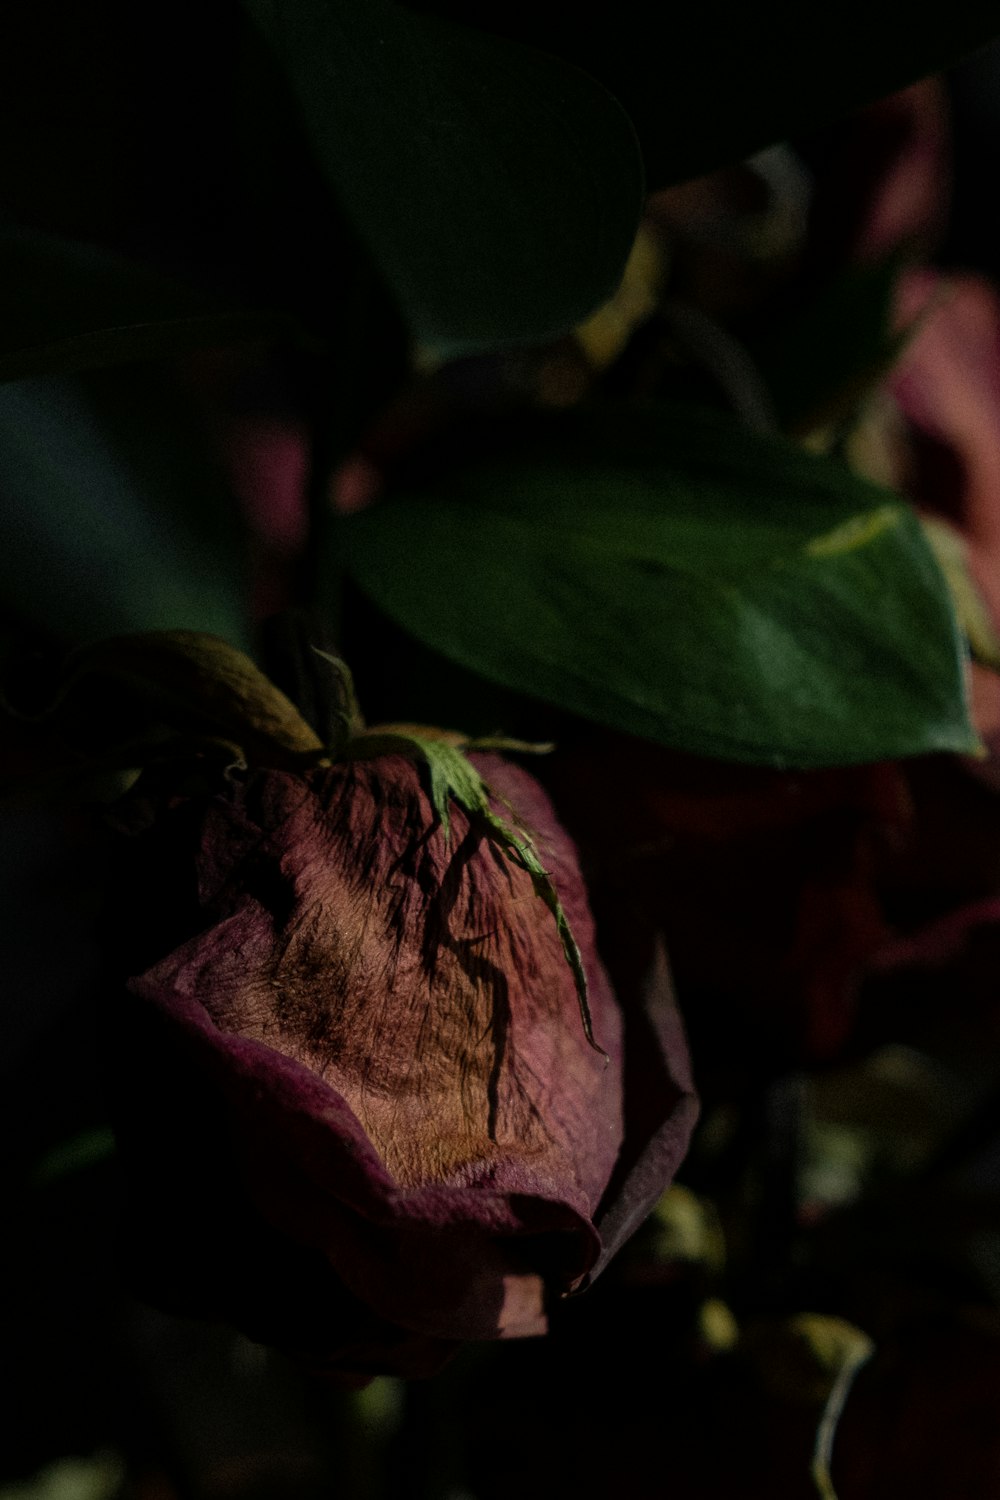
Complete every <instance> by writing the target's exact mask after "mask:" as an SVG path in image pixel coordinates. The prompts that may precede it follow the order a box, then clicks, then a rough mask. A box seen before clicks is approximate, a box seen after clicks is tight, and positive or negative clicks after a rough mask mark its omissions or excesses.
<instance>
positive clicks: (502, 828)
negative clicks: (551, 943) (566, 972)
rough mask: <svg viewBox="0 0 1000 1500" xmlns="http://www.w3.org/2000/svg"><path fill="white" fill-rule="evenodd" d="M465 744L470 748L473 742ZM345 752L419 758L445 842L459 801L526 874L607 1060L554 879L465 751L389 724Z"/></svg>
mask: <svg viewBox="0 0 1000 1500" xmlns="http://www.w3.org/2000/svg"><path fill="white" fill-rule="evenodd" d="M503 743H504V742H503V741H500V740H494V741H492V744H493V745H494V746H497V745H500V744H503ZM467 744H468V745H469V746H470V747H471V746H472V745H474V744H475V742H474V741H470V742H467ZM508 744H509V742H508ZM532 748H533V749H534V748H536V747H532ZM341 754H342V757H343V759H345V760H374V759H376V758H377V757H380V756H383V755H404V756H406V757H407V759H409V760H415V761H417V762H418V764H420V765H421V766H422V767H423V768H424V769H425V770H426V772H427V776H428V781H429V786H428V791H429V794H430V799H431V805H432V807H433V808H434V811H435V813H436V815H437V817H438V819H439V821H440V823H441V832H442V834H443V835H444V838H445V842H446V843H448V842H450V840H451V810H450V803H452V802H455V803H457V804H458V806H459V807H461V808H462V810H463V811H464V812H465V813H466V814H467V816H468V817H469V819H470V820H471V821H472V822H473V823H478V824H479V825H480V826H481V827H482V828H483V830H484V832H485V833H486V836H487V837H488V838H489V839H490V840H491V841H492V842H493V843H494V844H495V845H496V847H497V848H499V849H500V851H501V852H502V853H503V854H504V855H505V856H506V857H507V859H509V860H510V862H511V863H512V864H515V865H517V866H519V868H520V869H522V870H525V871H526V872H527V874H528V875H529V876H530V877H531V885H532V889H533V890H534V892H535V895H536V896H538V897H539V899H540V900H542V901H543V902H544V903H545V905H546V906H547V907H548V909H549V911H550V912H551V913H552V916H553V919H554V920H555V924H556V930H557V932H558V933H559V939H560V941H561V943H562V950H563V955H564V957H565V959H566V962H567V964H568V965H569V967H570V970H571V972H572V974H573V979H574V981H575V984H576V996H577V1000H578V1002H579V1006H580V1019H581V1021H582V1023H583V1031H584V1035H585V1036H586V1038H587V1041H588V1042H589V1043H590V1045H591V1047H593V1048H594V1050H595V1051H596V1052H600V1053H601V1054H602V1056H603V1057H604V1058H605V1059H607V1053H606V1052H605V1051H604V1049H603V1047H601V1046H599V1045H598V1043H597V1041H596V1040H595V1038H594V1027H593V1020H592V1017H591V1014H590V1001H589V999H588V995H587V975H586V971H585V969H584V966H583V958H582V955H581V953H580V948H579V945H578V944H577V941H576V938H575V937H574V936H573V932H572V929H571V928H570V925H569V920H568V918H567V916H566V913H565V911H564V910H563V906H562V902H561V901H560V900H559V895H558V893H557V891H556V888H555V886H554V884H553V882H552V877H551V875H550V874H549V873H548V871H547V870H546V869H545V867H544V865H543V864H542V861H541V859H540V858H539V856H538V851H537V849H536V848H535V845H534V842H533V840H532V838H531V835H530V834H529V833H528V831H527V829H525V828H524V827H523V826H522V827H520V828H519V829H518V831H517V832H515V831H514V829H513V828H512V827H510V826H509V824H508V823H507V822H506V821H505V820H504V819H503V818H502V817H500V816H499V814H497V813H495V812H494V811H493V808H492V807H491V806H490V796H491V793H490V789H489V787H488V786H487V784H486V782H485V781H484V780H483V778H482V777H481V776H480V774H479V772H478V771H477V770H476V768H475V766H474V765H473V764H472V762H471V761H470V760H469V759H468V758H467V757H466V754H465V751H464V749H463V748H460V746H459V745H457V744H454V743H451V742H450V741H449V740H448V739H441V738H437V737H435V736H434V735H432V734H427V735H422V734H419V733H416V732H414V731H412V730H409V729H407V730H406V731H405V732H402V731H401V730H396V729H394V728H390V729H388V730H386V731H381V730H378V729H376V730H372V731H366V732H364V733H362V734H359V735H356V736H355V737H354V738H353V739H351V740H350V741H348V743H347V744H346V745H345V746H344V747H343V750H342V752H341ZM494 795H495V794H494Z"/></svg>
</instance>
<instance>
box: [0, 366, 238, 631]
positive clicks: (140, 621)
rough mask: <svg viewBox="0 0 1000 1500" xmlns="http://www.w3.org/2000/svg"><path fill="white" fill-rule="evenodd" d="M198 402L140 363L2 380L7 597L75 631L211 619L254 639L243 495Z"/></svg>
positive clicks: (51, 625)
mask: <svg viewBox="0 0 1000 1500" xmlns="http://www.w3.org/2000/svg"><path fill="white" fill-rule="evenodd" d="M202 441H203V440H202V437H201V434H200V432H199V428H198V424H197V421H196V420H195V417H194V415H193V413H191V412H189V411H188V410H187V409H186V408H185V407H184V405H183V403H179V402H178V401H177V398H176V393H175V392H172V391H171V389H170V387H169V385H168V383H167V381H166V380H165V379H164V380H161V379H160V377H159V374H158V372H156V371H154V370H150V369H146V368H145V367H137V368H136V369H135V370H129V371H127V372H117V371H103V372H100V373H99V374H98V373H94V374H91V375H90V376H89V377H88V378H87V379H86V380H82V379H76V378H66V379H51V380H24V381H12V382H10V383H9V384H7V385H4V386H0V496H2V505H3V514H4V533H3V547H2V548H0V602H2V604H3V606H4V607H5V608H7V609H8V610H10V611H11V612H13V613H14V614H16V615H17V616H19V617H21V618H23V619H24V620H25V621H27V622H29V623H30V624H32V625H34V626H35V627H37V628H39V629H41V630H43V631H45V632H47V633H49V634H51V635H53V636H55V637H57V638H61V639H63V640H65V641H67V642H70V643H73V642H81V641H91V640H96V639H99V638H100V637H102V636H110V635H127V634H130V633H132V632H135V631H140V630H172V629H186V630H203V631H206V632H208V633H210V634H212V635H218V636H222V637H223V638H224V639H225V640H228V641H229V642H230V644H232V645H237V646H240V645H244V644H245V642H246V640H247V638H248V634H249V620H248V617H247V594H248V591H247V586H246V578H245V575H244V569H243V563H242V557H241V547H240V540H241V533H240V530H239V523H238V516H237V514H236V507H235V504H234V503H233V502H232V501H231V499H230V496H229V494H228V492H227V490H226V487H225V483H224V481H223V480H222V478H221V476H220V475H219V474H217V473H216V471H215V469H214V467H213V465H212V463H211V461H210V459H209V458H208V456H207V455H206V454H205V453H204V452H202V451H201V447H200V443H201V442H202Z"/></svg>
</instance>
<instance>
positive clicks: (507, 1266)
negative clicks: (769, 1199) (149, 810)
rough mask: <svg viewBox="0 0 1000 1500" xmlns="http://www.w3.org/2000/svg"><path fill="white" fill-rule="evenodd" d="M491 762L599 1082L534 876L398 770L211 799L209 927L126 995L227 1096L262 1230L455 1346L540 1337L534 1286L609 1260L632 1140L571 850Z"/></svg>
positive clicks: (239, 786)
mask: <svg viewBox="0 0 1000 1500" xmlns="http://www.w3.org/2000/svg"><path fill="white" fill-rule="evenodd" d="M478 763H479V766H480V770H481V772H482V774H483V775H484V777H485V779H486V781H487V783H488V784H489V785H490V787H491V788H492V789H493V791H494V792H495V794H496V795H497V797H498V799H500V800H498V801H497V802H496V804H495V806H496V810H497V811H498V812H500V813H501V814H502V815H504V816H506V817H508V818H509V817H510V815H511V809H514V810H515V811H516V813H517V815H518V816H519V818H520V819H521V820H522V821H523V823H524V825H525V826H526V827H528V828H529V829H530V830H531V832H532V833H533V835H534V836H535V839H536V844H537V847H538V850H539V853H540V855H541V857H542V860H543V862H544V863H545V865H546V868H547V869H548V870H549V871H550V872H551V874H552V877H553V880H554V883H555V885H556V888H557V890H558V892H559V896H560V899H561V901H562V903H563V906H564V909H565V910H566V913H567V916H568V918H569V921H570V924H571V927H572V930H573V932H574V934H575V936H576V939H577V942H578V943H579V945H580V948H581V952H582V955H583V959H584V963H585V967H586V970H587V973H588V976H589V979H590V1004H591V1009H592V1012H593V1019H594V1029H595V1032H596V1035H597V1037H598V1039H599V1041H600V1043H601V1045H602V1047H603V1048H604V1049H605V1050H606V1051H607V1053H608V1055H609V1058H610V1061H609V1062H607V1063H606V1062H605V1060H604V1058H603V1057H602V1056H601V1055H600V1054H599V1053H598V1052H596V1051H595V1050H594V1049H593V1048H591V1047H590V1046H589V1045H588V1043H587V1041H586V1038H585V1036H584V1033H583V1028H582V1025H581V1020H580V1014H579V1008H578V1002H577V997H576V991H575V985H574V980H573V976H572V973H571V971H570V969H569V966H568V965H567V962H566V959H565V957H564V954H563V952H562V946H561V942H560V939H559V936H558V933H557V931H556V926H555V923H554V920H553V918H552V916H551V913H550V912H549V911H548V910H547V908H546V907H545V905H544V903H543V902H542V901H541V900H540V898H539V897H538V896H537V895H536V894H535V893H534V891H533V889H532V885H531V880H530V877H529V876H528V874H527V873H526V872H525V871H523V870H522V869H520V868H519V867H518V866H516V865H515V864H513V863H512V862H511V861H510V860H509V859H508V858H507V857H506V856H505V855H504V854H503V853H502V852H501V851H500V850H499V849H498V848H497V847H496V845H495V844H494V843H493V842H491V841H490V840H489V839H488V838H487V837H486V836H485V835H484V833H483V831H482V830H481V829H480V828H479V827H477V826H475V825H474V824H470V821H469V819H468V818H466V817H465V815H464V814H463V813H462V812H461V811H460V810H458V809H457V808H456V809H454V812H453V817H452V829H451V838H450V841H447V840H446V839H445V836H444V833H443V831H442V829H441V828H440V826H439V824H438V823H437V821H436V819H435V817H434V814H433V812H432V809H431V807H430V804H429V801H428V799H427V796H426V794H425V792H424V789H423V786H422V783H421V778H420V773H419V771H418V769H417V767H416V766H415V765H413V764H411V763H410V762H409V761H408V760H406V759H404V758H402V757H398V756H392V757H386V758H384V759H381V760H378V761H372V762H356V763H352V764H338V765H335V766H331V767H326V768H319V769H316V770H315V771H313V772H310V773H309V774H308V775H306V776H296V775H291V774H286V773H284V772H279V771H258V772H254V773H251V774H250V775H249V776H248V777H247V779H246V780H245V781H243V782H240V783H234V785H233V788H232V790H231V792H230V793H229V794H227V795H224V796H218V797H216V798H214V799H213V800H212V801H211V802H210V803H209V804H208V807H207V810H206V814H205V817H204V821H203V825H202V829H201V838H200V849H199V853H198V881H199V898H200V902H201V905H202V908H203V911H204V914H205V919H206V926H205V928H204V930H203V931H202V932H201V933H200V934H199V935H198V936H196V937H194V938H192V939H191V940H190V941H188V942H187V943H186V944H184V945H183V946H182V947H180V948H179V949H178V950H176V951H175V952H174V953H172V954H171V955H170V956H169V957H167V958H165V959H164V960H163V961H161V962H160V963H158V964H156V965H155V966H154V967H153V968H151V969H150V970H148V971H147V972H146V973H145V974H144V975H142V976H141V978H139V979H136V980H134V981H132V983H131V985H130V988H131V989H132V991H133V993H134V994H136V995H138V996H140V997H142V998H144V999H146V1000H149V1001H152V1002H153V1003H155V1005H156V1006H158V1007H159V1008H161V1010H162V1011H163V1012H164V1013H165V1014H166V1015H167V1016H169V1017H170V1019H171V1020H172V1021H173V1022H175V1023H177V1024H179V1025H180V1027H181V1028H182V1029H183V1031H184V1033H185V1034H186V1036H187V1037H188V1039H189V1042H190V1044H192V1045H194V1047H195V1048H196V1049H197V1052H198V1055H199V1059H200V1063H201V1066H202V1067H207V1068H208V1070H209V1072H210V1073H212V1074H213V1075H214V1076H215V1078H216V1081H217V1085H218V1086H219V1087H220V1088H221V1090H222V1092H223V1094H224V1096H225V1098H226V1104H227V1109H228V1111H229V1116H230V1119H231V1129H232V1133H233V1137H234V1140H235V1141H236V1143H237V1149H238V1151H239V1154H240V1157H241V1165H242V1169H243V1172H244V1174H245V1177H246V1181H247V1184H248V1186H249V1189H250V1192H251V1194H252V1197H253V1199H254V1200H255V1202H256V1204H257V1206H258V1208H259V1209H260V1210H261V1212H263V1214H264V1215H265V1217H266V1218H267V1219H268V1220H269V1221H270V1222H271V1223H273V1224H275V1225H276V1226H278V1227H280V1228H281V1229H282V1230H283V1231H284V1232H286V1233H288V1234H290V1235H291V1236H292V1237H293V1238H294V1239H295V1240H296V1241H297V1242H299V1243H300V1244H303V1245H306V1246H311V1247H314V1248H318V1249H320V1250H321V1251H322V1252H323V1253H324V1254H325V1256H326V1257H327V1260H328V1261H329V1263H330V1265H331V1266H332V1268H333V1269H334V1270H335V1272H336V1273H337V1275H338V1276H339V1277H340V1278H341V1280H342V1281H343V1283H344V1284H345V1285H346V1286H347V1287H348V1288H349V1290H350V1291H352V1292H353V1293H355V1295H357V1296H359V1297H360V1298H361V1299H363V1301H364V1302H365V1303H366V1304H367V1305H368V1306H369V1307H370V1308H372V1309H373V1311H374V1312H375V1313H376V1314H378V1315H379V1316H380V1317H383V1318H387V1319H390V1320H391V1321H393V1322H394V1323H398V1324H400V1325H402V1326H403V1327H405V1328H409V1329H411V1330H413V1331H414V1332H416V1333H418V1334H426V1335H431V1336H433V1337H435V1338H443V1339H450V1338H454V1339H464V1338H488V1337H497V1336H502V1335H514V1334H524V1333H537V1332H540V1331H543V1329H544V1326H545V1321H544V1310H543V1287H544V1284H546V1283H548V1284H550V1285H552V1286H554V1287H555V1288H557V1289H560V1290H569V1289H571V1288H572V1287H573V1286H574V1285H575V1284H577V1283H578V1282H579V1281H580V1280H581V1278H583V1277H584V1276H585V1275H586V1274H587V1273H588V1272H589V1271H590V1270H591V1268H592V1267H593V1266H594V1264H595V1262H596V1261H597V1258H598V1254H599V1251H600V1240H599V1237H598V1234H597V1232H596V1230H595V1229H594V1227H593V1220H594V1217H595V1215H596V1214H597V1211H598V1207H599V1205H600V1203H601V1199H602V1196H603V1195H604V1193H605V1189H606V1188H607V1185H608V1182H609V1179H610V1178H611V1174H612V1171H613V1168H614V1166H615V1163H616V1161H617V1159H618V1156H619V1151H620V1148H621V1145H622V1135H623V1124H622V1120H623V1106H622V1085H621V1078H622V1069H621V1023H620V1016H619V1012H618V1008H617V1006H616V1003H615V1001H614V998H613V996H612V994H611V991H610V988H609V985H608V982H607V979H606V977H605V974H604V971H603V969H602V967H601V965H600V962H599V960H598V958H597V955H596V950H595V945H594V934H593V927H592V922H591V919H590V915H589V911H588V908H587V903H586V897H585V892H584V888H583V883H582V880H581V877H580V874H579V871H578V869H577V866H576V860H575V854H574V851H573V848H572V845H571V844H570V841H569V839H568V837H567V836H566V835H565V834H564V833H563V832H562V830H561V829H560V828H559V827H558V825H557V824H556V823H555V819H554V815H553V813H552V810H551V808H550V807H549V805H548V803H547V801H546V799H545V797H544V794H543V793H542V792H541V789H540V788H539V787H537V785H536V784H535V783H534V782H533V781H532V779H531V778H530V777H528V776H527V775H525V774H524V773H522V772H520V771H519V770H518V769H517V768H514V767H511V766H508V765H506V764H505V763H503V762H502V761H500V760H498V759H496V758H494V757H480V758H478ZM675 1102H676V1101H675V1100H674V1099H671V1100H668V1101H665V1108H666V1112H667V1113H669V1112H670V1109H671V1108H672V1107H673V1105H674V1103H675ZM672 1165H676V1162H673V1163H672ZM662 1185H663V1184H662V1182H660V1183H658V1184H657V1186H658V1187H659V1186H662Z"/></svg>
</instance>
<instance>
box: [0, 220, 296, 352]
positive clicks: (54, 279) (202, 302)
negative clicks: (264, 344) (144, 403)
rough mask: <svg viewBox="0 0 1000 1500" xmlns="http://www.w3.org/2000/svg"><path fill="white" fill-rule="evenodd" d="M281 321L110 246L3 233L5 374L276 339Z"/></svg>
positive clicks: (0, 344)
mask: <svg viewBox="0 0 1000 1500" xmlns="http://www.w3.org/2000/svg"><path fill="white" fill-rule="evenodd" d="M286 324H287V320H286ZM282 326H283V325H282V322H281V320H279V319H278V318H277V317H273V316H265V315H263V314H252V313H249V312H246V311H244V310H241V309H239V308H237V307H235V306H226V305H224V304H220V303H219V302H218V301H217V300H216V299H215V298H213V297H210V296H209V295H207V294H206V293H204V292H201V291H198V290H197V289H195V288H193V287H188V286H185V285H184V284H183V283H180V282H175V281H172V280H171V279H170V278H168V277H165V276H162V275H160V274H159V273H158V272H156V271H153V270H151V269H150V268H148V267H146V266H142V265H137V264H135V263H134V262H131V261H129V260H126V259H125V258H124V257H123V256H119V255H113V254H111V253H110V252H108V251H105V250H98V249H96V248H94V247H92V246H89V245H80V244H74V243H73V242H72V241H69V240H61V239H59V238H58V237H57V236H55V235H43V234H33V233H27V232H17V231H9V230H8V231H6V232H5V233H3V234H0V380H21V379H24V378H25V377H28V376H33V375H70V374H76V373H77V372H79V371H82V370H92V369H102V368H104V367H106V366H110V365H117V364H123V363H128V362H130V361H136V360H146V359H157V358H160V357H162V356H164V355H171V354H178V353H182V352H184V351H186V350H190V349H197V348H205V347H207V346H218V345H220V344H230V343H236V342H239V341H241V340H246V339H252V338H261V337H264V336H266V335H271V336H272V337H273V336H274V335H275V333H276V332H277V331H279V329H280V328H281V327H282Z"/></svg>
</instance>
